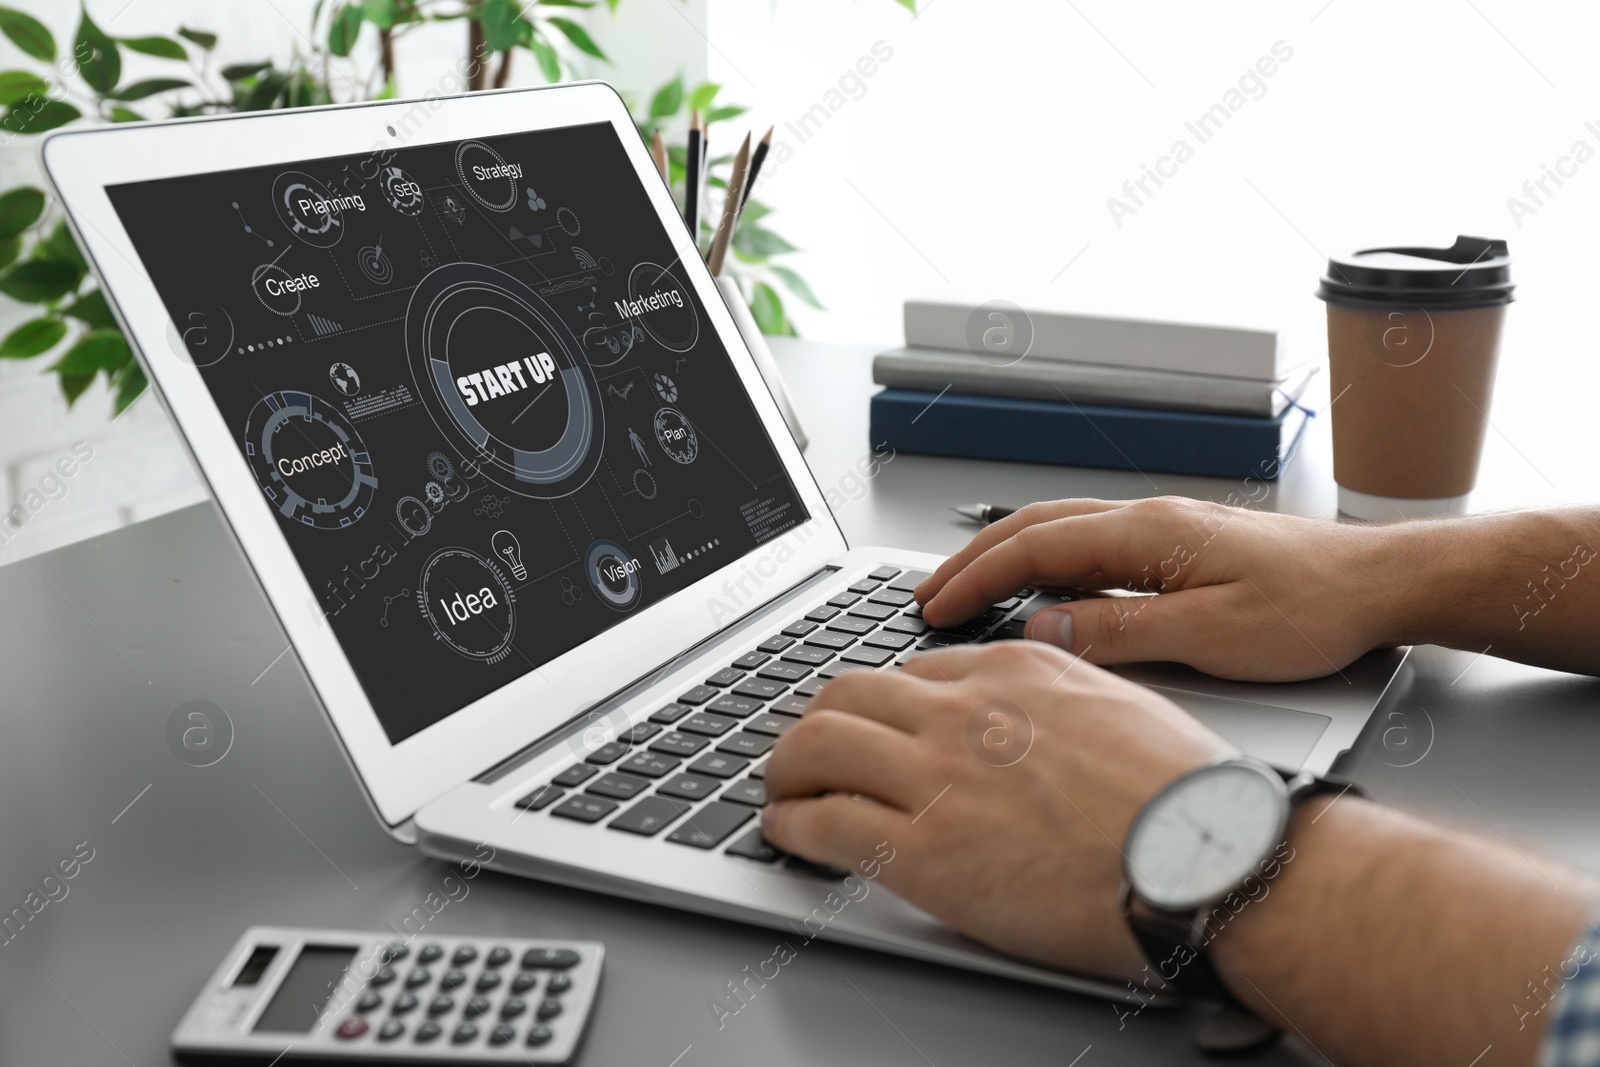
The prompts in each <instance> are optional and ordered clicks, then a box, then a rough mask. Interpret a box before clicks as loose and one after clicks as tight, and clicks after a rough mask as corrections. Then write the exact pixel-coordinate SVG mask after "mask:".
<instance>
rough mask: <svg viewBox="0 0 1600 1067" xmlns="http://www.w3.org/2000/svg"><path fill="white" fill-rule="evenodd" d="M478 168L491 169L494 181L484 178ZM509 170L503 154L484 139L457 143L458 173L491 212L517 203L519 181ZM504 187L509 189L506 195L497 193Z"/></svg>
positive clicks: (505, 209) (463, 183)
mask: <svg viewBox="0 0 1600 1067" xmlns="http://www.w3.org/2000/svg"><path fill="white" fill-rule="evenodd" d="M474 167H479V168H482V169H483V170H484V171H486V172H488V173H489V174H490V175H492V176H493V178H492V180H487V181H486V180H480V179H479V178H478V176H477V174H476V173H474V171H473V168H474ZM496 168H499V169H498V170H496ZM505 169H506V161H505V160H504V159H503V158H501V155H500V153H499V152H496V151H495V150H494V149H492V148H490V147H489V146H488V145H486V144H484V143H483V142H482V141H462V142H461V143H460V144H458V145H456V174H457V175H459V176H460V178H461V187H462V188H463V189H465V190H466V191H467V195H468V196H470V197H472V199H474V200H476V201H477V202H478V203H480V204H482V205H483V206H484V207H486V208H488V209H489V210H490V211H510V210H511V209H512V208H514V207H516V206H517V180H516V179H515V178H513V177H511V175H509V174H506V173H505ZM502 182H503V183H504V184H503V185H502ZM502 188H503V189H504V190H505V195H504V196H503V197H502V196H499V195H497V194H498V193H499V191H500V190H501V189H502Z"/></svg>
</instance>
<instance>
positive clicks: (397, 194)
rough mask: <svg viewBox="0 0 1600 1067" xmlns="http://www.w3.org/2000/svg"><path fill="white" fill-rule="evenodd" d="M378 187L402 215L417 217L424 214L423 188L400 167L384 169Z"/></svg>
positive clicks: (380, 174)
mask: <svg viewBox="0 0 1600 1067" xmlns="http://www.w3.org/2000/svg"><path fill="white" fill-rule="evenodd" d="M378 186H379V187H380V188H381V189H382V190H383V198H384V199H385V200H387V201H388V202H389V206H390V207H392V208H394V209H395V210H396V211H398V212H400V214H402V215H417V214H420V213H421V212H422V208H423V198H422V186H421V185H420V184H419V183H418V182H417V180H416V179H415V178H413V177H412V176H411V175H409V174H407V173H406V172H405V171H403V170H401V169H400V168H399V167H384V168H383V170H382V172H380V173H379V175H378Z"/></svg>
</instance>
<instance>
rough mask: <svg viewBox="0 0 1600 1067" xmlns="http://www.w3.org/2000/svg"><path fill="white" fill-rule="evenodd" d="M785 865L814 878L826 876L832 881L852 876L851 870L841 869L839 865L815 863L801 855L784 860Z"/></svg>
mask: <svg viewBox="0 0 1600 1067" xmlns="http://www.w3.org/2000/svg"><path fill="white" fill-rule="evenodd" d="M784 866H785V867H787V868H789V869H790V870H791V871H797V872H799V873H800V874H809V875H811V877H813V878H825V879H827V880H828V881H830V882H837V881H839V880H841V879H844V878H848V877H850V872H849V871H846V870H841V869H840V868H838V867H830V866H829V865H828V864H826V863H813V862H811V861H810V860H804V859H801V858H800V857H799V856H790V857H789V858H788V860H786V861H785V862H784Z"/></svg>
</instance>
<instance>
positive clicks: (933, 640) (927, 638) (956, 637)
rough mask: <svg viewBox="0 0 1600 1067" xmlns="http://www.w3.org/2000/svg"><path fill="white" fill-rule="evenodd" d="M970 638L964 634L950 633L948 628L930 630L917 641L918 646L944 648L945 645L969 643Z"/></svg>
mask: <svg viewBox="0 0 1600 1067" xmlns="http://www.w3.org/2000/svg"><path fill="white" fill-rule="evenodd" d="M971 641H972V638H970V637H968V636H967V635H966V634H958V633H951V632H950V631H949V630H931V631H929V632H928V633H927V634H925V635H924V636H923V638H922V640H921V641H919V642H918V643H917V647H918V648H944V647H946V646H947V645H965V644H970V643H971Z"/></svg>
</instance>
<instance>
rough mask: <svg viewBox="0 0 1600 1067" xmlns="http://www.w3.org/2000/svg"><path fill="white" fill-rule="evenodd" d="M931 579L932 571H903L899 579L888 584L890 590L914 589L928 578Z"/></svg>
mask: <svg viewBox="0 0 1600 1067" xmlns="http://www.w3.org/2000/svg"><path fill="white" fill-rule="evenodd" d="M932 577H933V572H932V571H904V572H902V573H901V575H900V577H898V578H896V579H895V580H894V581H892V582H890V583H889V588H890V589H907V590H909V589H915V588H916V587H917V586H919V585H921V584H922V583H923V582H925V581H927V580H928V579H929V578H932Z"/></svg>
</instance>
